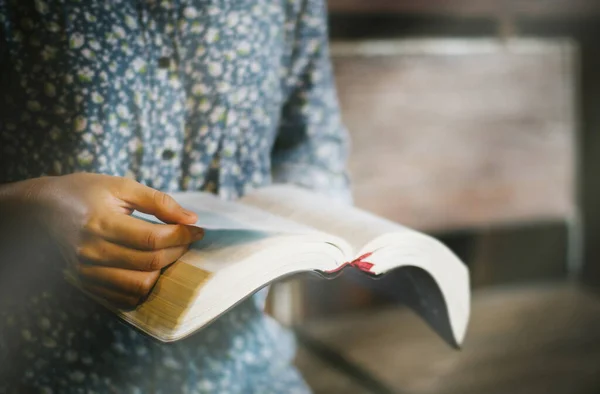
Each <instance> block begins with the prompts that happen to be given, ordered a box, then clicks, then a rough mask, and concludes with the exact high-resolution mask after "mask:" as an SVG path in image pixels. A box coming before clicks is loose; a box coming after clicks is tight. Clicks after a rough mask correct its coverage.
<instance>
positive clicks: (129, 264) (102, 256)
mask: <svg viewBox="0 0 600 394" xmlns="http://www.w3.org/2000/svg"><path fill="white" fill-rule="evenodd" d="M39 179H40V182H38V183H37V184H36V185H35V186H33V187H32V188H30V190H28V195H29V196H30V200H32V201H33V202H34V205H35V206H37V207H39V208H40V212H41V214H42V216H43V219H44V221H45V223H46V224H47V227H48V228H49V229H50V232H51V233H52V235H53V236H54V238H55V239H56V240H58V241H59V242H60V245H61V250H62V251H63V254H64V256H65V257H66V258H67V262H68V263H69V264H71V265H72V266H73V267H74V268H75V272H77V274H78V276H79V279H80V280H81V282H82V283H83V285H84V286H85V288H86V289H87V290H88V291H89V292H91V293H92V294H94V295H97V296H100V297H102V298H104V299H106V300H108V301H109V302H111V303H112V304H114V305H116V306H118V307H125V308H129V307H134V306H136V305H138V304H139V302H140V301H141V300H143V299H144V298H145V297H146V296H147V295H148V293H149V292H150V290H151V289H152V287H153V286H154V284H155V283H156V281H157V279H158V277H159V275H160V270H161V269H162V268H164V267H165V266H167V265H169V264H171V263H173V262H174V261H176V260H177V259H178V258H179V257H181V255H183V254H184V253H185V252H186V251H187V249H188V248H189V245H190V244H191V243H192V242H195V241H198V240H200V239H201V238H202V237H203V235H204V232H203V230H202V229H201V228H198V227H194V226H191V224H193V223H195V222H196V221H197V217H196V214H194V213H193V212H189V211H186V210H185V209H183V208H182V207H181V206H180V205H179V204H177V202H175V200H174V199H173V198H172V197H170V196H169V195H167V194H165V193H162V192H160V191H158V190H155V189H152V188H149V187H146V186H143V185H142V184H140V183H138V182H135V181H133V180H130V179H127V178H121V177H113V176H108V175H98V174H88V173H78V174H72V175H64V176H58V177H49V178H39ZM134 210H137V211H140V212H144V213H148V214H152V215H154V216H156V217H157V218H158V219H160V220H162V221H163V222H165V223H167V224H154V223H149V222H146V221H144V220H141V219H137V218H134V217H132V216H130V215H131V213H132V212H133V211H134Z"/></svg>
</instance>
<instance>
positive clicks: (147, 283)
mask: <svg viewBox="0 0 600 394" xmlns="http://www.w3.org/2000/svg"><path fill="white" fill-rule="evenodd" d="M77 272H78V274H79V277H80V278H81V280H83V281H86V282H90V283H92V284H96V285H99V286H104V287H108V288H110V289H113V290H116V291H118V292H121V293H125V294H130V295H135V296H139V297H145V296H146V295H147V294H148V293H150V291H151V290H152V288H153V287H154V284H155V283H156V281H157V280H158V277H159V276H160V271H153V272H145V271H132V270H126V269H123V268H112V267H103V266H98V265H89V264H81V263H80V264H78V265H77Z"/></svg>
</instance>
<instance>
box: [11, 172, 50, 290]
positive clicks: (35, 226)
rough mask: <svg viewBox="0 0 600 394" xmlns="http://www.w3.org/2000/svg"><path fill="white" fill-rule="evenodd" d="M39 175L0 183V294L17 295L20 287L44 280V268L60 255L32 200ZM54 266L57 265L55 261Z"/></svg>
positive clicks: (47, 277) (36, 188)
mask: <svg viewBox="0 0 600 394" xmlns="http://www.w3.org/2000/svg"><path fill="white" fill-rule="evenodd" d="M43 182H44V180H43V179H42V178H36V179H30V180H25V181H20V182H14V183H6V184H2V185H0V297H2V298H4V297H9V298H13V297H19V296H20V295H21V292H22V291H23V290H27V289H28V288H29V289H30V288H31V287H32V286H38V285H39V284H41V283H47V282H48V281H50V280H53V279H51V278H52V276H49V273H50V271H48V270H47V269H43V268H44V267H50V266H51V264H48V263H49V262H50V261H52V260H56V259H58V258H60V257H59V252H58V249H57V248H56V245H55V243H54V242H53V240H52V239H51V237H50V236H49V234H48V232H47V231H45V228H44V226H43V225H42V221H41V220H40V217H39V215H38V210H37V209H36V204H34V202H33V201H34V200H35V199H36V198H37V194H38V193H40V191H41V189H42V188H41V187H40V186H41V184H42V183H43ZM54 266H56V265H54Z"/></svg>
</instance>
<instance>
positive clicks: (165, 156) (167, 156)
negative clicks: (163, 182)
mask: <svg viewBox="0 0 600 394" xmlns="http://www.w3.org/2000/svg"><path fill="white" fill-rule="evenodd" d="M174 157H175V152H173V151H172V150H171V149H165V150H164V151H163V153H162V158H163V160H171V159H172V158H174Z"/></svg>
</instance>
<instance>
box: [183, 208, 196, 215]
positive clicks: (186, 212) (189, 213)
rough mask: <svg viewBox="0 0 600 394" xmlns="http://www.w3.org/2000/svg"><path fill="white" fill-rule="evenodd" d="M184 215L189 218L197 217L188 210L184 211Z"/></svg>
mask: <svg viewBox="0 0 600 394" xmlns="http://www.w3.org/2000/svg"><path fill="white" fill-rule="evenodd" d="M183 213H184V214H185V215H187V216H189V217H196V214H195V213H194V212H192V211H188V210H187V209H184V210H183Z"/></svg>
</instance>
